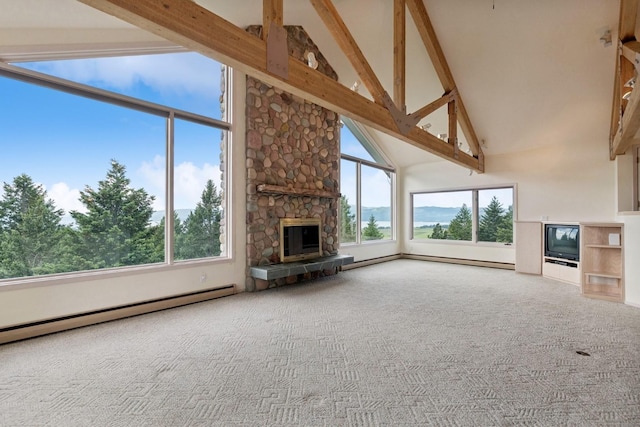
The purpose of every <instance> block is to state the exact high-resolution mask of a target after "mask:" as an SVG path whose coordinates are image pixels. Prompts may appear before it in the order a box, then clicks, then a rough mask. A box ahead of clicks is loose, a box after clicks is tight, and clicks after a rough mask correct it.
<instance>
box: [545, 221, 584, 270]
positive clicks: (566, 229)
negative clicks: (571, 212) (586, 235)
mask: <svg viewBox="0 0 640 427" xmlns="http://www.w3.org/2000/svg"><path fill="white" fill-rule="evenodd" d="M544 255H545V256H548V257H553V258H562V259H568V260H571V261H580V226H579V225H567V224H545V225H544Z"/></svg>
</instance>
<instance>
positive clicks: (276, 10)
mask: <svg viewBox="0 0 640 427" xmlns="http://www.w3.org/2000/svg"><path fill="white" fill-rule="evenodd" d="M282 2H283V0H262V40H265V41H266V40H267V38H268V36H269V28H270V27H271V23H272V22H273V23H274V24H276V25H277V26H279V27H282V22H283V7H282Z"/></svg>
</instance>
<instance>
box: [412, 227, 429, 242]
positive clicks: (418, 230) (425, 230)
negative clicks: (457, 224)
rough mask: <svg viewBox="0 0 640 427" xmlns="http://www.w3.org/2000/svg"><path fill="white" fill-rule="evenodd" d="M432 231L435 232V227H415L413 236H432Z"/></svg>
mask: <svg viewBox="0 0 640 427" xmlns="http://www.w3.org/2000/svg"><path fill="white" fill-rule="evenodd" d="M431 233H433V227H427V226H422V227H414V229H413V238H414V239H428V238H430V237H431Z"/></svg>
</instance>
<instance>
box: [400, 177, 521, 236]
mask: <svg viewBox="0 0 640 427" xmlns="http://www.w3.org/2000/svg"><path fill="white" fill-rule="evenodd" d="M513 199H514V197H513V187H504V188H486V189H472V190H456V191H439V192H424V193H412V194H411V203H412V210H413V216H412V230H413V234H412V239H416V240H420V239H432V240H459V241H460V240H461V241H467V242H485V243H489V242H493V243H501V244H511V243H513Z"/></svg>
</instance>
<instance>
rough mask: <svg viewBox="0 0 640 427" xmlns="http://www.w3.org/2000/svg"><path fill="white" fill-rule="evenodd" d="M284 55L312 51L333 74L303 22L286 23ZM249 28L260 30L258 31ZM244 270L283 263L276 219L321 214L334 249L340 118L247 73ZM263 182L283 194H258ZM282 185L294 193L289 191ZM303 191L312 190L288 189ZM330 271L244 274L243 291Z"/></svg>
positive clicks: (328, 247)
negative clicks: (281, 275)
mask: <svg viewBox="0 0 640 427" xmlns="http://www.w3.org/2000/svg"><path fill="white" fill-rule="evenodd" d="M285 28H286V29H287V33H288V36H289V37H288V44H289V52H290V54H291V55H294V56H295V57H296V58H299V59H300V60H303V55H304V53H305V52H314V54H315V55H316V58H317V59H318V61H319V63H320V65H319V67H318V69H319V70H322V71H323V72H324V73H325V74H327V75H329V76H330V77H332V78H334V79H337V76H336V75H335V72H334V71H333V69H332V68H331V67H330V66H329V65H328V64H327V62H326V60H325V59H324V57H323V56H322V55H321V54H320V53H319V51H318V49H317V47H316V46H315V45H314V44H313V42H312V41H311V39H310V38H309V37H308V35H307V34H306V33H305V32H304V30H303V29H302V28H301V27H285ZM247 31H249V32H251V33H253V34H255V35H259V33H260V32H261V28H260V27H259V26H252V27H249V28H248V29H247ZM246 118H247V127H246V129H247V130H246V132H247V133H246V147H247V148H246V164H245V166H246V169H247V172H246V173H247V218H246V224H247V271H248V269H249V267H253V266H258V265H269V264H274V263H279V262H280V218H320V220H321V221H322V251H323V254H324V255H333V254H336V253H337V251H338V198H337V197H338V196H339V191H340V184H339V171H340V170H339V165H340V144H339V141H340V120H339V116H338V114H336V113H335V112H333V111H330V110H327V109H326V108H323V107H320V106H318V105H315V104H313V103H311V102H308V101H306V100H304V99H302V98H300V97H298V96H294V95H292V94H290V93H287V92H285V91H283V90H280V89H278V88H275V87H272V86H270V85H267V84H265V83H263V82H261V81H260V80H257V79H255V78H253V77H247V94H246ZM261 184H267V185H270V186H277V187H278V188H282V189H283V191H282V192H280V191H278V190H275V191H274V190H273V187H271V189H270V190H269V191H268V192H266V191H259V186H260V185H261ZM287 190H291V191H290V192H288V191H287ZM300 191H303V192H305V193H306V194H307V193H308V194H309V195H306V194H305V195H298V194H292V193H295V192H300ZM323 274H333V271H324V272H323V271H320V272H314V273H306V274H305V275H303V276H302V277H299V276H292V277H285V278H281V279H275V280H272V281H269V282H267V281H264V280H260V279H254V278H252V277H250V276H249V275H248V274H247V279H246V289H247V291H256V290H262V289H266V288H268V287H274V286H279V285H283V284H290V283H295V282H297V281H299V280H305V279H310V278H314V277H317V276H319V275H323Z"/></svg>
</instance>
